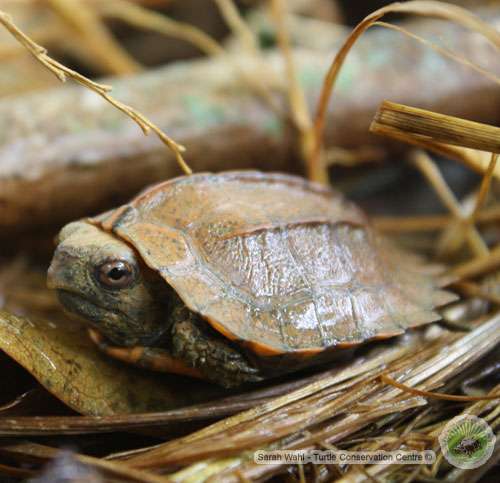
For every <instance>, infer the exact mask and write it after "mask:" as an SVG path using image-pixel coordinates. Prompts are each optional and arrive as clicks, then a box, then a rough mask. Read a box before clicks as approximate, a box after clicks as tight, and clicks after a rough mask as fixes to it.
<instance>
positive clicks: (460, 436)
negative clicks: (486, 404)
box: [439, 414, 496, 470]
mask: <svg viewBox="0 0 500 483" xmlns="http://www.w3.org/2000/svg"><path fill="white" fill-rule="evenodd" d="M495 442H496V436H495V434H494V433H493V431H492V429H491V427H490V426H489V425H488V423H487V422H486V421H485V420H484V419H481V418H478V417H476V416H472V415H470V414H464V415H461V416H457V417H456V418H453V419H452V420H451V421H450V422H449V423H448V424H447V425H446V426H445V427H444V430H443V431H442V433H441V434H440V435H439V444H440V445H441V450H442V451H443V455H444V457H445V458H446V460H447V461H448V462H449V463H450V464H451V465H453V466H456V467H457V468H461V469H464V470H470V469H473V468H478V467H479V466H481V465H483V464H484V463H486V461H488V459H489V458H490V457H491V455H492V453H493V449H494V447H495Z"/></svg>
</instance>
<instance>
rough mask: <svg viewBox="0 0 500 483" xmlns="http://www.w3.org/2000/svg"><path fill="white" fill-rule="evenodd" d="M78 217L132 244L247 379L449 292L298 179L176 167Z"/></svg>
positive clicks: (411, 313) (340, 343) (327, 355)
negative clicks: (241, 363) (177, 171)
mask: <svg viewBox="0 0 500 483" xmlns="http://www.w3.org/2000/svg"><path fill="white" fill-rule="evenodd" d="M86 222H87V223H90V224H92V225H93V226H94V227H96V228H98V229H99V230H102V231H104V232H106V233H108V234H109V235H111V236H112V237H115V238H118V239H120V240H121V241H123V242H124V243H126V244H127V245H128V246H129V247H132V248H133V250H134V251H135V252H136V253H137V256H138V257H139V258H140V260H141V263H144V264H145V265H146V266H147V267H148V268H149V269H150V270H151V271H153V272H155V273H156V274H158V275H159V277H160V278H161V279H162V280H163V281H164V282H165V284H166V285H167V286H168V287H170V288H171V289H173V291H174V292H175V294H176V296H177V297H178V299H179V300H180V302H181V305H182V306H183V307H185V308H186V309H188V311H189V312H190V313H192V314H194V316H195V319H196V320H195V322H194V324H195V326H198V327H201V326H206V327H204V328H203V329H202V330H203V332H204V333H205V334H206V333H207V330H208V333H209V336H208V339H209V340H210V341H213V340H214V337H215V339H217V342H218V343H219V342H220V341H225V342H227V347H229V348H230V349H231V351H240V352H241V353H242V354H244V355H245V357H246V360H248V361H251V362H250V363H249V364H248V366H249V367H250V372H252V371H253V372H252V377H249V378H248V380H256V379H258V378H256V377H255V371H257V372H259V371H260V372H259V378H262V377H267V375H268V374H271V373H272V372H273V371H266V369H265V368H266V367H272V366H273V362H272V361H279V364H278V366H279V372H290V371H294V370H297V369H298V368H300V367H304V366H309V365H313V364H317V363H319V362H324V361H325V360H329V359H331V358H333V357H335V353H336V352H338V349H348V348H352V347H355V346H358V345H360V344H363V343H366V342H369V341H372V340H376V339H386V338H389V337H393V336H397V335H400V334H402V333H404V332H405V331H406V330H407V329H409V328H414V327H417V326H421V325H423V324H427V323H430V322H432V321H435V320H438V319H440V316H439V314H438V313H437V312H436V311H435V309H436V308H437V307H439V306H442V305H444V304H447V303H449V302H451V301H452V300H455V299H456V296H455V295H454V294H452V293H450V292H447V291H444V290H442V289H441V286H442V285H443V278H442V277H441V275H440V271H441V269H440V268H439V267H435V266H431V265H427V264H426V263H424V262H423V261H422V260H421V259H420V258H419V257H417V256H415V255H413V254H409V253H406V252H404V251H402V250H400V249H398V248H396V247H395V246H394V245H392V244H391V243H389V242H388V241H386V240H385V239H383V238H382V237H381V236H379V235H378V234H377V233H376V232H375V230H374V229H373V228H372V226H371V225H370V222H369V220H368V218H367V217H366V215H365V214H364V213H363V212H362V211H361V210H360V209H359V208H358V207H357V206H356V205H355V204H353V203H351V202H349V201H347V200H346V199H345V198H344V197H343V196H342V195H341V194H340V193H338V192H336V191H334V190H332V189H330V188H326V187H323V186H321V185H318V184H315V183H311V182H308V181H306V180H304V179H303V178H300V177H295V176H290V175H284V174H269V173H261V172H254V171H238V172H236V171H235V172H225V173H222V174H211V173H201V174H195V175H191V176H184V177H179V178H176V179H173V180H170V181H167V182H164V183H161V184H159V185H156V186H153V187H151V188H149V189H147V190H145V191H144V192H142V193H141V194H139V195H138V196H137V197H136V198H135V199H133V200H132V201H131V202H129V203H127V204H125V205H123V206H121V207H119V208H117V209H115V210H113V211H110V212H107V213H104V214H103V215H100V216H98V217H95V218H90V219H87V220H86ZM196 321H198V322H196ZM169 324H171V323H170V322H169ZM174 325H175V324H174ZM176 327H177V326H176ZM191 327H192V326H191ZM196 330H198V329H196ZM191 332H192V331H191ZM212 336H214V337H212ZM170 337H171V338H172V337H173V335H172V334H171V335H170ZM173 340H178V339H175V337H174V339H173ZM187 340H189V339H187ZM181 345H182V344H181ZM188 345H189V344H188ZM172 346H174V347H175V344H173V345H172V343H170V345H169V347H172ZM184 346H185V345H182V347H184ZM210 347H211V348H212V346H210ZM189 350H190V354H191V353H192V352H193V348H190V349H189ZM194 350H196V348H195V349H194ZM210 351H211V352H213V353H215V352H217V350H216V349H213V350H212V349H210ZM210 351H209V352H210ZM179 357H181V358H182V357H184V360H185V361H187V365H188V366H191V367H193V361H192V357H191V358H190V357H186V356H185V354H179ZM204 360H206V359H204ZM216 360H217V359H216ZM270 361H271V362H270ZM143 365H146V364H143ZM212 365H214V363H213V361H212ZM215 366H217V362H215ZM198 368H199V367H198ZM210 372H213V370H212V371H203V370H202V371H201V373H200V374H198V376H199V377H204V378H211V377H210ZM215 372H216V371H215ZM186 373H187V372H186ZM190 375H196V374H190ZM213 379H215V380H217V381H220V379H221V376H220V375H218V376H216V377H213ZM222 379H224V378H223V377H222ZM244 381H245V378H244V377H243V378H237V382H236V383H238V384H239V383H241V382H244ZM236 383H234V384H236ZM231 384H233V383H232V382H230V383H227V381H225V383H224V385H231Z"/></svg>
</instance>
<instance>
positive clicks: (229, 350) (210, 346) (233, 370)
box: [170, 308, 263, 387]
mask: <svg viewBox="0 0 500 483" xmlns="http://www.w3.org/2000/svg"><path fill="white" fill-rule="evenodd" d="M181 314H182V316H181V317H178V320H177V321H175V322H174V323H173V325H172V329H171V342H170V344H171V352H172V355H173V356H174V357H175V358H178V359H181V360H183V361H184V362H185V363H186V364H187V365H188V366H189V367H191V368H193V369H194V370H197V371H199V372H200V373H201V374H202V375H203V377H204V379H207V380H209V381H212V382H215V383H216V384H219V385H221V386H224V387H234V386H239V385H241V384H243V383H246V382H256V381H261V380H262V379H263V378H262V376H261V375H260V374H259V370H258V369H257V368H255V367H254V366H252V365H251V364H250V362H249V361H248V359H247V358H246V357H245V356H244V355H243V354H242V353H240V352H239V351H238V350H236V349H234V348H233V347H231V346H230V345H229V344H227V343H226V342H225V341H224V340H222V338H219V337H218V336H217V335H216V334H212V333H210V330H207V329H208V327H205V324H206V322H205V321H204V320H202V319H201V318H200V317H199V316H197V315H196V314H193V313H192V312H190V311H189V310H188V309H186V308H185V309H184V310H182V311H181Z"/></svg>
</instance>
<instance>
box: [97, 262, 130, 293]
mask: <svg viewBox="0 0 500 483" xmlns="http://www.w3.org/2000/svg"><path fill="white" fill-rule="evenodd" d="M96 278H97V280H98V281H99V283H100V284H101V285H104V286H105V287H107V288H117V289H118V288H127V287H129V286H130V285H131V284H132V282H133V281H134V280H135V270H134V268H133V267H132V266H131V265H130V264H129V263H127V262H124V261H123V260H116V261H111V262H106V263H103V264H102V265H100V266H99V267H97V273H96Z"/></svg>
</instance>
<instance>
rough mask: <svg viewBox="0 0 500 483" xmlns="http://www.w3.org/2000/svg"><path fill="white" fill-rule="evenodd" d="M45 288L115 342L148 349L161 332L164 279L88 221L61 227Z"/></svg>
mask: <svg viewBox="0 0 500 483" xmlns="http://www.w3.org/2000/svg"><path fill="white" fill-rule="evenodd" d="M48 285H49V287H50V288H53V289H56V290H57V292H58V295H59V300H60V301H61V303H62V304H63V305H64V307H65V308H66V309H67V310H69V311H70V312H73V313H76V314H77V315H79V316H80V317H83V318H84V319H85V320H86V322H87V323H88V324H90V325H91V326H92V327H94V328H95V329H97V330H98V331H99V332H101V333H102V334H103V335H105V336H106V337H107V338H109V339H110V340H111V341H113V342H114V343H115V344H118V345H122V346H133V345H152V344H153V343H154V342H155V341H156V340H158V339H159V338H160V337H161V335H162V333H163V332H164V331H165V329H166V328H167V327H166V323H165V321H166V320H167V317H166V315H167V312H166V308H167V307H166V305H167V304H168V303H169V300H168V299H169V297H168V294H166V293H165V292H166V290H167V285H166V283H165V281H164V280H163V279H161V278H160V276H159V275H158V274H156V273H155V272H153V271H152V270H150V269H148V268H147V267H146V266H145V265H144V264H143V263H142V262H141V260H140V258H139V257H138V255H137V254H136V253H135V251H134V250H133V249H132V248H131V247H130V246H129V245H127V244H126V243H125V242H123V241H122V240H120V239H118V238H116V237H114V236H113V235H112V234H110V233H107V232H105V231H103V230H102V229H100V228H99V227H97V226H95V225H93V224H91V223H90V222H87V221H78V222H73V223H70V224H69V225H66V226H65V227H64V228H63V229H62V231H61V232H60V234H59V239H58V246H57V249H56V252H55V254H54V257H53V259H52V263H51V265H50V268H49V271H48Z"/></svg>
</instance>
